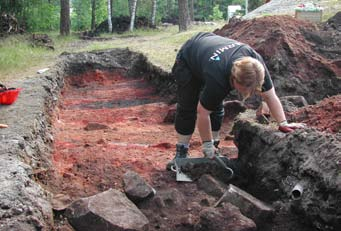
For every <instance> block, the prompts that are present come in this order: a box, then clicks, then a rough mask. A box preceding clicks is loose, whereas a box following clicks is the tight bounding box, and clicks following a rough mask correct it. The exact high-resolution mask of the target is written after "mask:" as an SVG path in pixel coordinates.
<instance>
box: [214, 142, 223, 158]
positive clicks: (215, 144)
mask: <svg viewBox="0 0 341 231" xmlns="http://www.w3.org/2000/svg"><path fill="white" fill-rule="evenodd" d="M219 143H220V141H219V140H215V141H213V145H214V147H215V148H216V149H217V150H218V151H216V152H215V154H216V156H222V155H221V154H220V148H219Z"/></svg>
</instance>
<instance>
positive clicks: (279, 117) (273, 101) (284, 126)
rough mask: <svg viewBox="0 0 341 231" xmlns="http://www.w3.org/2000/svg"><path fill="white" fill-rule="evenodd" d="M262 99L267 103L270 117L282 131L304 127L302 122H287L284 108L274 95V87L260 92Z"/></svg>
mask: <svg viewBox="0 0 341 231" xmlns="http://www.w3.org/2000/svg"><path fill="white" fill-rule="evenodd" d="M261 96H262V98H263V100H264V101H265V102H266V103H267V105H268V107H269V109H270V113H271V115H272V117H274V119H275V120H276V121H277V123H278V129H279V130H280V131H282V132H285V133H286V132H292V131H294V130H295V129H298V128H304V127H306V125H305V124H304V123H288V121H287V120H286V118H285V114H284V110H283V106H282V103H281V101H280V100H279V98H278V96H277V95H276V92H275V89H274V88H271V89H270V90H269V91H266V92H263V93H261Z"/></svg>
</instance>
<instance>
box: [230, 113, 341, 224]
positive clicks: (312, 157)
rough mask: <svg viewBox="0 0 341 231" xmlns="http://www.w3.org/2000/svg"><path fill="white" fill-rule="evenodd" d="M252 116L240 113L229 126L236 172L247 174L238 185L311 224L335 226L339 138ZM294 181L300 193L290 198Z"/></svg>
mask: <svg viewBox="0 0 341 231" xmlns="http://www.w3.org/2000/svg"><path fill="white" fill-rule="evenodd" d="M254 117H255V115H254V114H253V112H252V111H247V112H246V113H243V114H241V115H240V116H239V117H238V119H237V120H236V123H235V125H234V128H233V130H234V135H235V142H236V144H237V146H238V149H239V153H238V155H239V157H238V160H239V161H240V165H241V168H240V169H241V170H242V172H241V173H240V174H241V175H243V176H244V177H243V179H247V181H246V182H243V185H244V186H242V187H243V188H244V189H245V190H246V191H247V192H249V193H251V194H252V195H254V196H256V197H257V198H260V199H261V200H264V201H267V202H269V203H271V204H273V205H274V206H275V207H277V211H278V212H279V213H280V211H289V213H291V215H292V216H293V217H297V218H299V219H302V221H304V223H306V224H307V225H312V229H313V228H314V229H316V230H340V229H341V200H340V198H341V165H340V163H341V161H340V160H341V142H340V140H338V138H337V136H336V134H331V133H329V134H328V133H326V132H320V131H317V130H316V129H312V128H307V129H304V130H297V131H295V132H293V133H290V134H284V133H281V132H274V131H273V129H271V126H270V127H269V126H266V127H265V126H262V125H260V124H258V123H255V122H254V121H253V119H252V118H254ZM298 184H299V185H301V186H302V191H301V196H298V195H296V196H297V197H296V196H295V195H293V196H294V197H292V190H293V189H294V187H295V186H296V185H298ZM282 222H283V223H285V222H284V221H282ZM297 230H298V229H297Z"/></svg>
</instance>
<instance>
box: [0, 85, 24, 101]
mask: <svg viewBox="0 0 341 231" xmlns="http://www.w3.org/2000/svg"><path fill="white" fill-rule="evenodd" d="M20 91H21V88H8V89H4V90H1V88H0V104H5V105H10V104H12V103H14V102H15V101H16V100H17V98H18V95H19V92H20Z"/></svg>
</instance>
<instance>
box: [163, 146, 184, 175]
mask: <svg viewBox="0 0 341 231" xmlns="http://www.w3.org/2000/svg"><path fill="white" fill-rule="evenodd" d="M187 156H188V147H186V146H185V145H183V144H176V152H175V157H174V158H173V160H171V161H169V162H168V163H167V166H166V169H167V170H172V166H174V165H175V159H177V158H187Z"/></svg>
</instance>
